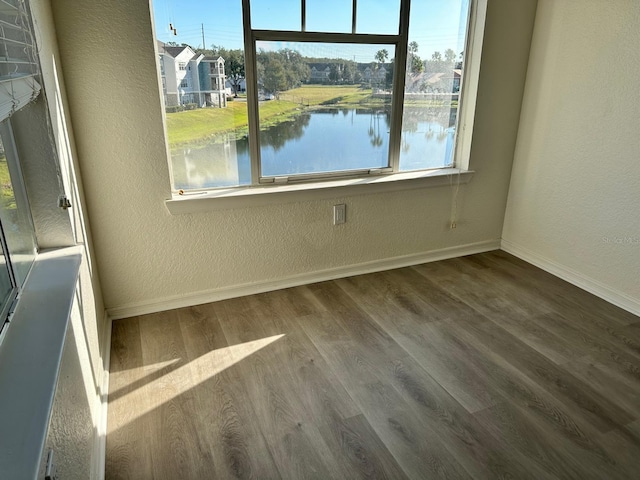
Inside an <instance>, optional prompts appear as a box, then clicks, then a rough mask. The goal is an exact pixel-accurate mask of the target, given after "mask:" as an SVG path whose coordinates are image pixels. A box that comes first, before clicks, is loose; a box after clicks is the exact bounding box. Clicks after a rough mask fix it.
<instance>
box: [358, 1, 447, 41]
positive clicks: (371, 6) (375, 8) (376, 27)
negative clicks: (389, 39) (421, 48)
mask: <svg viewBox="0 0 640 480" xmlns="http://www.w3.org/2000/svg"><path fill="white" fill-rule="evenodd" d="M441 1H442V0H441ZM411 8H413V2H412V7H411ZM399 31H400V0H358V7H357V11H356V33H377V34H385V35H397V34H398V32H399Z"/></svg>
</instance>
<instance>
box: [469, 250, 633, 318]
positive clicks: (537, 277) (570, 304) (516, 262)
mask: <svg viewBox="0 0 640 480" xmlns="http://www.w3.org/2000/svg"><path fill="white" fill-rule="evenodd" d="M479 257H481V258H483V257H485V258H487V259H489V260H490V261H491V262H492V265H491V267H492V268H493V269H495V270H499V271H500V272H501V273H503V274H506V275H508V276H509V277H510V278H511V280H512V281H513V282H514V283H518V284H520V285H522V286H525V287H527V288H528V289H529V290H530V291H532V292H538V294H539V298H540V301H541V302H542V301H544V302H549V301H552V303H551V304H550V306H551V309H552V310H553V311H556V310H557V309H558V308H565V309H566V310H571V311H578V312H581V313H583V314H585V315H589V316H594V315H595V316H597V317H600V318H606V319H607V320H608V321H609V322H611V324H612V325H623V326H624V325H629V324H631V323H635V322H637V321H638V317H637V316H636V315H634V314H632V313H630V312H627V311H625V310H623V309H621V308H619V307H616V306H615V305H613V304H611V303H608V302H607V301H605V300H603V299H601V298H598V297H596V296H595V295H592V294H590V293H588V292H586V291H585V290H583V289H581V288H579V287H576V286H575V285H572V284H570V283H569V282H565V281H564V280H562V279H560V278H559V277H556V276H554V275H552V274H550V273H548V272H545V271H544V270H542V269H540V268H535V267H532V265H530V264H528V263H526V262H525V261H523V260H520V259H519V258H517V257H514V256H513V255H510V254H508V253H506V252H503V251H500V250H496V251H493V252H488V253H486V254H481V255H479Z"/></svg>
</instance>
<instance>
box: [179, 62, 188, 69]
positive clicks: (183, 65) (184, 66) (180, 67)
mask: <svg viewBox="0 0 640 480" xmlns="http://www.w3.org/2000/svg"><path fill="white" fill-rule="evenodd" d="M186 69H187V64H186V63H184V62H179V63H178V70H186Z"/></svg>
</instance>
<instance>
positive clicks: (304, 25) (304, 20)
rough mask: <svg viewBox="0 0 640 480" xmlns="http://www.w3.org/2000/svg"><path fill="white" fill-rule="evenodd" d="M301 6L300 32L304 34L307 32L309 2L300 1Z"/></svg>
mask: <svg viewBox="0 0 640 480" xmlns="http://www.w3.org/2000/svg"><path fill="white" fill-rule="evenodd" d="M300 2H301V5H300V14H301V17H302V18H301V20H300V30H301V31H303V32H306V31H307V1H306V0H300Z"/></svg>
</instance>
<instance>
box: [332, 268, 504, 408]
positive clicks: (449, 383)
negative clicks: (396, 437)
mask: <svg viewBox="0 0 640 480" xmlns="http://www.w3.org/2000/svg"><path fill="white" fill-rule="evenodd" d="M376 279H377V277H371V276H369V275H367V276H361V277H353V278H351V279H349V281H342V280H341V281H338V282H336V283H337V284H338V285H339V286H340V287H341V288H342V289H343V290H345V291H346V292H347V293H348V294H349V295H350V296H351V297H352V298H353V299H354V300H356V299H357V301H358V304H359V305H360V306H361V307H362V309H363V310H364V311H365V312H366V313H367V314H368V315H369V316H370V317H371V318H372V319H373V320H375V321H376V322H377V323H378V324H379V325H380V326H381V327H382V328H383V329H384V330H385V331H386V332H387V333H388V334H389V335H390V336H391V337H392V338H393V339H394V341H395V342H397V343H398V345H400V346H401V347H402V348H403V349H404V350H405V351H406V352H407V353H409V354H410V355H411V356H412V357H413V358H414V359H415V360H416V361H417V362H418V363H419V364H420V365H421V366H422V367H423V368H424V369H425V370H426V371H427V372H429V374H430V375H431V376H432V377H433V378H435V379H436V380H437V381H438V383H439V384H440V385H441V386H443V387H444V388H445V389H446V390H447V391H448V392H449V393H450V394H451V395H452V396H453V397H454V398H455V399H456V400H457V401H458V402H459V403H460V404H461V405H463V406H464V407H465V408H466V409H467V411H469V412H474V411H477V410H481V409H484V408H486V407H487V406H490V405H493V404H494V403H495V396H494V395H492V393H491V391H490V388H489V386H488V385H486V384H484V383H482V382H481V381H479V378H478V376H477V374H476V373H475V372H474V371H473V367H472V366H471V365H469V364H468V360H467V358H466V355H465V353H464V350H463V349H460V348H458V346H457V345H456V344H454V343H452V342H449V341H447V338H446V337H445V336H443V335H441V332H440V329H439V328H438V325H440V324H441V322H439V321H437V319H441V318H443V317H442V315H441V314H440V313H439V311H438V313H437V314H435V315H433V316H429V318H428V320H427V321H425V319H424V317H423V314H424V313H423V312H424V309H423V308H422V307H421V306H416V305H419V304H420V303H421V301H420V298H419V297H418V296H417V295H415V294H411V292H407V291H406V289H403V291H404V292H405V293H404V294H394V295H392V296H384V300H382V301H378V300H376V299H379V298H380V297H381V296H383V295H382V292H381V291H380V290H379V289H377V288H376V285H377V281H376ZM418 280H419V279H418ZM399 299H403V300H404V301H403V300H399ZM405 299H406V300H405ZM407 305H409V306H407ZM463 311H464V312H465V313H466V312H469V310H468V309H466V308H464V309H463Z"/></svg>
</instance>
